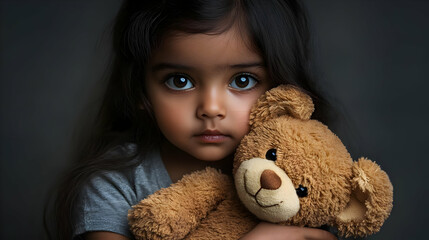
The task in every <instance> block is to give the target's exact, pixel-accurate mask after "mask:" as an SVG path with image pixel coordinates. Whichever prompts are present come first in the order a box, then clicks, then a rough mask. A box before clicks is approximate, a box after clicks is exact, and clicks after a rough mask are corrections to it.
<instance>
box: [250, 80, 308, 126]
mask: <svg viewBox="0 0 429 240" xmlns="http://www.w3.org/2000/svg"><path fill="white" fill-rule="evenodd" d="M313 111H314V104H313V101H312V100H311V97H310V96H308V95H307V94H305V93H304V92H302V91H301V90H299V89H298V88H297V87H295V86H292V85H280V86H278V87H275V88H273V89H271V90H269V91H267V92H266V93H265V94H263V95H262V96H261V97H260V98H259V99H258V101H257V102H256V104H255V105H254V106H253V107H252V109H251V111H250V125H252V126H253V125H257V124H258V123H263V122H265V121H267V120H269V119H273V118H277V117H279V116H281V115H290V116H292V117H294V118H298V119H302V120H308V119H310V117H311V114H312V113H313Z"/></svg>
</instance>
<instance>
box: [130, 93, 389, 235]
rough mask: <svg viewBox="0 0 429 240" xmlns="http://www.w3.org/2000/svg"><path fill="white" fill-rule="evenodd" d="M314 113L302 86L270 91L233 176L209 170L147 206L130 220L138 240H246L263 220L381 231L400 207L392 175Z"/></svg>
mask: <svg viewBox="0 0 429 240" xmlns="http://www.w3.org/2000/svg"><path fill="white" fill-rule="evenodd" d="M313 111H314V105H313V102H312V99H311V97H310V96H309V95H307V94H306V93H305V92H304V91H302V90H300V89H299V88H298V87H295V86H292V85H280V86H278V87H276V88H273V89H271V90H269V91H267V92H266V93H265V94H264V95H262V96H261V97H260V98H259V99H258V101H257V102H256V103H255V105H254V106H253V107H252V109H251V112H250V117H249V124H250V131H249V133H248V134H247V135H246V136H245V137H244V138H243V139H242V141H241V142H240V144H239V146H238V148H237V150H236V153H235V156H234V162H233V172H232V175H233V177H232V178H231V177H230V176H228V175H226V174H222V173H221V172H220V171H218V170H215V169H213V168H207V169H205V170H201V171H196V172H193V173H191V174H188V175H185V176H184V177H183V178H182V179H181V180H180V181H178V182H177V183H174V184H172V185H171V186H170V187H168V188H164V189H161V190H159V191H157V192H155V193H154V194H152V195H150V196H149V197H148V198H146V199H144V200H142V201H141V202H139V203H138V204H136V205H135V206H133V207H132V209H131V210H130V211H129V213H128V219H129V225H130V229H131V231H132V233H133V234H134V236H135V237H136V239H239V238H240V237H241V236H243V235H244V234H246V233H247V232H249V231H250V230H251V229H253V228H254V227H255V226H256V225H257V224H258V223H259V222H260V221H267V222H271V223H276V224H280V225H295V226H305V227H320V226H322V225H328V226H332V227H335V228H337V229H338V234H339V235H340V236H344V237H363V236H368V235H371V234H374V233H376V232H378V231H379V230H380V228H381V226H382V225H383V223H384V221H385V220H386V219H387V217H388V216H389V214H390V211H391V209H392V206H393V205H392V203H393V187H392V184H391V182H390V180H389V177H388V175H387V174H386V173H385V172H384V171H383V170H381V168H380V166H379V165H377V164H376V163H375V162H373V161H371V160H368V159H366V158H359V159H358V160H357V161H353V160H352V158H351V156H350V154H349V152H348V151H347V149H346V147H345V146H344V144H343V143H342V142H341V140H340V139H339V138H338V137H337V136H336V135H335V134H334V133H333V132H331V131H330V130H329V129H328V127H327V126H326V125H324V124H322V123H321V122H319V121H317V120H313V119H310V117H311V115H312V113H313Z"/></svg>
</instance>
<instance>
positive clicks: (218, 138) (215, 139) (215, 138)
mask: <svg viewBox="0 0 429 240" xmlns="http://www.w3.org/2000/svg"><path fill="white" fill-rule="evenodd" d="M196 137H197V139H198V140H199V141H200V142H202V143H222V142H224V141H226V140H227V139H228V138H229V136H228V135H225V134H223V133H221V132H219V131H217V130H205V131H204V132H202V133H201V134H198V135H196Z"/></svg>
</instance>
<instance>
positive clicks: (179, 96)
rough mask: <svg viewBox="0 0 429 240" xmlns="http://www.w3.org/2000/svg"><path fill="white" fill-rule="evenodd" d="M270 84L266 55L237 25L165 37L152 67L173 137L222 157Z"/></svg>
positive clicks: (206, 155)
mask: <svg viewBox="0 0 429 240" xmlns="http://www.w3.org/2000/svg"><path fill="white" fill-rule="evenodd" d="M269 86H270V81H269V80H268V79H267V73H266V70H265V67H264V63H263V60H262V58H261V57H260V56H259V55H258V54H257V53H255V52H254V51H251V50H250V49H249V48H248V47H247V45H246V44H245V42H244V41H243V38H242V37H241V35H240V34H238V33H237V32H236V31H235V30H234V29H231V30H229V31H227V32H224V33H222V34H219V35H206V34H186V35H185V34H181V35H180V34H179V35H178V34H176V35H171V36H168V37H166V38H164V41H163V43H162V44H161V46H160V47H159V48H158V49H157V50H156V51H155V52H154V55H153V57H152V58H151V59H150V62H149V64H148V68H147V71H146V87H147V88H146V89H147V93H148V97H149V101H150V102H151V104H152V107H153V112H154V115H155V118H156V121H157V124H158V126H159V128H160V130H161V132H162V133H163V135H164V136H165V137H166V139H167V140H168V141H170V143H172V144H173V145H175V146H176V147H177V148H179V149H180V150H182V151H185V152H186V153H188V154H190V155H191V156H193V157H195V158H197V159H200V160H204V161H216V160H220V159H223V158H225V157H227V156H228V155H230V154H232V153H233V152H234V150H235V148H236V147H237V146H238V144H239V142H240V140H241V138H242V137H243V136H244V135H245V134H246V133H247V132H248V130H249V124H248V120H249V113H250V108H251V107H252V105H253V104H254V103H255V102H256V100H257V99H258V97H259V96H260V95H261V94H262V93H264V92H265V91H266V90H267V89H268V88H269Z"/></svg>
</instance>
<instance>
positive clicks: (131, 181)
mask: <svg viewBox="0 0 429 240" xmlns="http://www.w3.org/2000/svg"><path fill="white" fill-rule="evenodd" d="M134 147H135V146H133V145H128V146H126V147H125V148H122V149H121V150H122V151H123V150H124V149H125V150H126V151H132V150H134ZM119 152H120V151H119ZM136 160H139V161H140V162H141V163H140V164H139V165H137V166H136V167H135V168H132V169H129V170H127V171H109V172H102V173H99V174H97V175H96V176H95V177H93V178H91V180H90V181H89V182H88V183H87V184H86V185H85V186H84V187H83V188H82V191H81V195H80V197H79V200H78V203H77V205H76V206H75V216H74V219H75V220H74V221H75V222H74V227H75V231H74V236H78V235H80V234H82V233H85V232H89V231H109V232H115V233H119V234H122V235H124V236H127V237H128V238H130V239H133V237H132V234H131V232H130V231H129V227H128V220H127V213H128V210H129V209H130V208H131V206H133V205H135V204H137V203H138V202H139V201H140V200H142V199H144V198H145V197H147V196H148V195H150V194H152V193H154V192H155V191H157V190H159V189H160V188H165V187H168V186H169V185H170V184H171V179H170V177H169V175H168V173H167V170H166V169H165V166H164V164H163V162H162V160H161V156H160V153H159V150H156V151H154V152H151V153H149V154H147V155H146V157H144V158H143V157H139V159H136Z"/></svg>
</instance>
